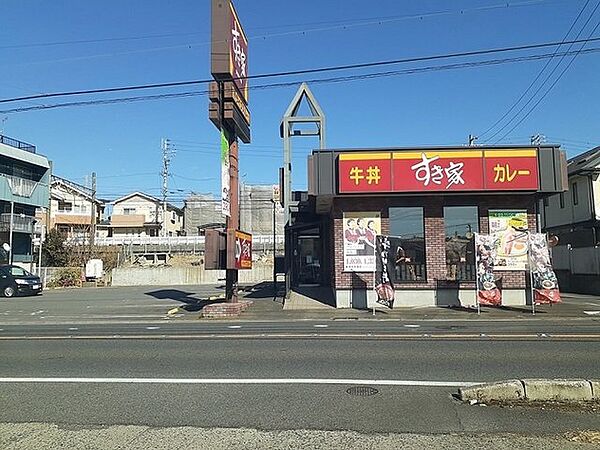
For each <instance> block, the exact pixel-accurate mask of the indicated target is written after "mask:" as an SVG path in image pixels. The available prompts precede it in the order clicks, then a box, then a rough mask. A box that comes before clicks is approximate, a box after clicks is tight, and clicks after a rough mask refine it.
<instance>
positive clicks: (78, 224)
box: [49, 175, 107, 238]
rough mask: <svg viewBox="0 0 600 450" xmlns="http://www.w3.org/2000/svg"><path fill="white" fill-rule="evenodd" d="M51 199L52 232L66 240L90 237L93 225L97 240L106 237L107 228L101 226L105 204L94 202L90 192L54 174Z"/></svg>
mask: <svg viewBox="0 0 600 450" xmlns="http://www.w3.org/2000/svg"><path fill="white" fill-rule="evenodd" d="M50 197H51V198H50V224H49V227H50V228H51V229H57V230H58V231H59V232H61V233H63V234H64V236H66V237H67V238H88V237H89V235H90V230H91V228H92V224H94V225H95V228H96V237H102V236H103V235H106V234H107V229H106V228H102V227H100V226H99V224H100V223H101V221H102V217H103V215H104V208H105V203H106V202H105V201H103V200H99V199H94V196H93V192H92V190H91V189H89V188H87V187H85V186H82V185H80V184H77V183H74V182H72V181H69V180H67V179H65V178H61V177H57V176H55V175H53V176H52V183H51V185H50Z"/></svg>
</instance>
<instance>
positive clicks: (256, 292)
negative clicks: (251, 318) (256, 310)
mask: <svg viewBox="0 0 600 450" xmlns="http://www.w3.org/2000/svg"><path fill="white" fill-rule="evenodd" d="M276 289H277V291H276V292H275V289H274V288H273V282H272V281H263V282H262V283H258V284H254V285H252V286H245V287H243V288H242V289H240V291H242V290H243V291H244V292H245V295H244V298H249V299H253V300H255V299H271V300H272V299H273V298H281V297H283V296H284V295H285V283H283V282H278V283H277V286H276Z"/></svg>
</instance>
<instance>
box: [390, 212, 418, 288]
mask: <svg viewBox="0 0 600 450" xmlns="http://www.w3.org/2000/svg"><path fill="white" fill-rule="evenodd" d="M401 209H404V210H407V209H412V210H417V209H419V210H420V211H421V236H422V238H423V249H422V251H423V260H422V261H419V262H417V263H415V262H414V261H412V262H411V263H410V265H407V263H404V264H405V265H407V267H408V272H412V274H413V276H414V279H398V278H396V276H395V275H394V277H393V279H392V282H393V283H394V284H398V285H402V284H427V283H428V278H427V240H426V236H425V230H426V228H425V208H424V207H423V206H412V205H411V206H390V207H389V208H388V220H389V229H390V236H391V237H399V238H400V239H402V236H401V235H400V234H399V233H395V232H394V231H393V220H392V216H393V212H394V211H395V210H401ZM399 217H404V215H403V214H400V215H399ZM417 236H418V235H417V234H415V235H413V238H414V237H417ZM406 240H407V241H408V239H406ZM416 265H418V266H421V267H420V273H421V277H420V278H418V277H417V275H416V273H415V271H414V266H416ZM411 268H412V270H411Z"/></svg>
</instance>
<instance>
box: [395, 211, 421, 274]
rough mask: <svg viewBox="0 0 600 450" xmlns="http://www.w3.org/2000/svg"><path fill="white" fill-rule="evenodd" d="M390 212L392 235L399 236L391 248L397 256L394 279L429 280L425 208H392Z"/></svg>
mask: <svg viewBox="0 0 600 450" xmlns="http://www.w3.org/2000/svg"><path fill="white" fill-rule="evenodd" d="M389 213H390V236H394V237H397V238H398V239H394V240H393V242H396V244H393V245H392V248H391V249H390V251H391V253H392V255H394V258H395V259H394V261H395V264H394V267H395V270H394V273H393V274H392V281H393V282H402V281H427V273H426V270H425V226H424V223H423V208H421V207H402V208H390V210H389Z"/></svg>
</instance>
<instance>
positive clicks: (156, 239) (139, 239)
mask: <svg viewBox="0 0 600 450" xmlns="http://www.w3.org/2000/svg"><path fill="white" fill-rule="evenodd" d="M204 241H205V237H204V236H164V237H163V236H112V237H103V238H96V239H95V241H94V242H95V244H96V245H100V246H112V245H163V246H166V247H175V246H184V245H188V246H190V247H192V246H199V245H204ZM283 241H284V236H283V235H276V236H275V242H276V243H277V244H283ZM68 242H69V243H71V244H75V245H81V244H85V243H87V239H85V238H81V237H74V238H71V239H69V240H68ZM272 243H273V235H255V236H252V245H253V246H260V245H265V244H272Z"/></svg>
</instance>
